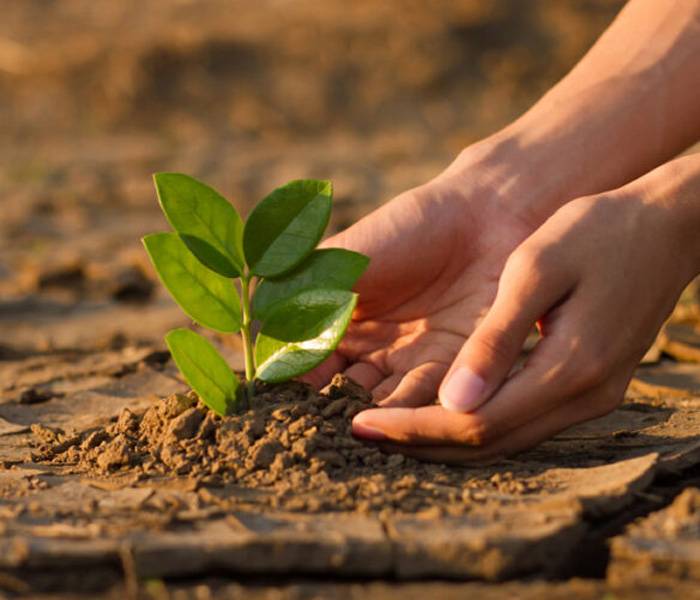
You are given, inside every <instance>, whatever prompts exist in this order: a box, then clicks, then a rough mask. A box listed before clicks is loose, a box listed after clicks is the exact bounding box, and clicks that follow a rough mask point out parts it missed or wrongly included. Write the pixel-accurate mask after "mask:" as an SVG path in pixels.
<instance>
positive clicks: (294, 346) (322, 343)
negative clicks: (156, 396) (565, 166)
mask: <svg viewBox="0 0 700 600" xmlns="http://www.w3.org/2000/svg"><path fill="white" fill-rule="evenodd" d="M154 181H155V185H156V192H157V194H158V201H159V202H160V206H161V208H162V209H163V212H164V213H165V216H166V218H167V219H168V221H169V223H170V225H171V226H172V227H173V229H174V230H175V232H174V233H154V234H151V235H147V236H145V237H144V238H143V243H144V246H145V247H146V251H147V252H148V255H149V256H150V258H151V261H152V262H153V265H154V267H155V269H156V271H157V273H158V276H159V277H160V279H161V281H162V282H163V284H164V285H165V287H166V288H167V289H168V291H169V292H170V294H171V295H172V297H173V298H174V299H175V301H176V302H177V303H178V304H179V305H180V307H181V308H182V310H183V311H185V313H187V315H188V316H189V317H190V318H191V319H192V320H193V321H194V322H195V323H198V324H199V325H201V326H203V327H207V328H209V329H212V330H214V331H217V332H219V333H237V332H240V334H241V337H242V341H243V348H244V356H245V378H246V385H245V387H243V386H241V384H240V381H239V379H238V377H237V376H236V374H235V373H234V372H233V371H232V370H231V368H230V367H229V366H228V364H227V363H226V361H225V360H224V359H223V357H222V356H221V355H220V354H219V353H218V352H217V350H216V349H215V348H214V346H212V344H211V343H209V342H208V341H207V340H206V339H205V338H204V337H202V336H201V335H199V334H197V333H195V332H194V331H192V330H190V329H175V330H173V331H170V332H169V333H168V334H167V335H166V337H165V341H166V343H167V345H168V348H169V349H170V352H171V354H172V356H173V359H174V360H175V363H176V364H177V366H178V368H179V369H180V372H181V373H182V375H183V376H184V378H185V380H186V381H187V383H188V384H189V385H190V386H191V387H192V389H194V390H195V391H196V392H197V394H198V395H199V396H200V398H201V399H202V400H203V401H204V402H205V403H206V404H207V405H208V406H209V408H211V409H212V410H213V411H215V412H217V413H218V414H220V415H224V414H230V413H231V412H233V411H235V410H236V409H238V408H240V406H241V402H242V401H243V400H244V399H247V400H248V401H249V400H250V398H252V396H253V394H254V392H255V384H254V381H255V380H256V379H259V380H261V381H266V382H273V383H274V382H280V381H286V380H288V379H291V378H292V377H296V376H298V375H301V374H303V373H306V372H307V371H309V370H311V369H313V368H314V367H315V366H316V365H318V364H319V363H320V362H322V361H323V360H324V359H325V358H327V357H328V356H329V355H330V354H331V352H333V350H334V349H335V348H336V346H337V345H338V343H339V342H340V340H341V338H342V337H343V335H344V334H345V330H346V329H347V327H348V324H349V323H350V319H351V316H352V312H353V310H354V308H355V305H356V303H357V294H354V293H353V292H352V291H350V290H351V289H352V287H353V285H354V284H355V282H356V281H357V280H358V278H359V277H360V275H362V273H363V272H364V270H365V269H366V268H367V265H368V263H369V259H368V258H367V257H366V256H364V255H362V254H358V253H357V252H350V251H349V250H343V249H340V248H328V249H323V250H318V249H315V248H316V245H317V244H318V242H319V240H320V239H321V236H322V235H323V232H324V230H325V229H326V226H327V225H328V220H329V218H330V212H331V199H332V186H331V183H330V182H329V181H317V180H314V179H304V180H297V181H291V182H290V183H288V184H286V185H284V186H282V187H280V188H278V189H276V190H274V191H273V192H272V193H271V194H270V195H268V196H267V197H266V198H264V199H263V200H262V201H261V202H260V203H259V204H258V205H257V206H256V207H255V208H254V209H253V211H252V212H251V214H250V215H249V217H248V220H247V221H246V223H245V224H244V223H243V221H242V220H241V217H240V216H239V215H238V212H237V211H236V209H235V208H234V207H233V205H232V204H231V203H229V202H228V201H227V200H226V199H225V198H224V197H223V196H221V195H220V194H219V193H218V192H216V191H215V190H213V189H212V188H210V187H209V186H207V185H205V184H203V183H201V182H199V181H197V180H196V179H194V178H192V177H189V176H188V175H182V174H180V173H157V174H156V175H154ZM253 321H258V322H259V332H258V335H257V338H256V340H255V342H254V341H253V328H252V325H253Z"/></svg>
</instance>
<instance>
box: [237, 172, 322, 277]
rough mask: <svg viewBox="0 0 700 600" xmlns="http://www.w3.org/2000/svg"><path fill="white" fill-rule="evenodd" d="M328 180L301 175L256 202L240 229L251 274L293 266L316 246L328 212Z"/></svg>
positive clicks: (269, 274) (271, 274)
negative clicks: (299, 178) (302, 177)
mask: <svg viewBox="0 0 700 600" xmlns="http://www.w3.org/2000/svg"><path fill="white" fill-rule="evenodd" d="M332 195H333V187H332V185H331V182H330V181H318V180H315V179H303V180H297V181H292V182H290V183H288V184H287V185H284V186H282V187H280V188H277V189H276V190H275V191H274V192H272V193H271V194H270V195H269V196H267V197H266V198H265V199H263V200H262V201H261V202H260V204H258V205H257V206H256V207H255V209H254V210H253V212H252V213H251V214H250V216H249V217H248V221H247V222H246V224H245V228H244V230H243V249H244V252H245V258H246V261H247V263H248V266H249V267H250V270H251V272H252V273H253V274H254V275H259V276H262V277H275V276H277V275H282V274H283V273H285V272H286V271H289V270H291V269H293V268H294V267H295V266H297V265H298V264H299V263H300V262H301V261H302V260H304V259H305V258H306V257H307V256H308V255H309V253H310V252H311V251H312V250H313V249H314V248H315V247H316V244H318V241H319V240H320V239H321V236H322V235H323V232H324V230H325V229H326V226H327V225H328V219H329V218H330V214H331V197H332Z"/></svg>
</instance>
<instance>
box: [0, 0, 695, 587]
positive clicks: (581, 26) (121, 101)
mask: <svg viewBox="0 0 700 600" xmlns="http://www.w3.org/2000/svg"><path fill="white" fill-rule="evenodd" d="M622 3H623V2H622V0H561V1H560V2H556V3H553V2H547V1H544V0H541V1H540V0H537V1H533V2H531V3H528V5H527V8H523V5H521V3H514V2H508V1H507V0H488V1H479V2H476V1H471V0H460V1H459V2H453V1H450V2H442V1H441V2H435V3H405V2H398V1H396V2H394V1H391V2H389V1H388V2H383V3H381V6H379V5H378V3H374V2H369V1H358V2H354V3H347V2H341V1H340V0H328V1H326V2H323V3H318V2H305V1H299V2H295V3H286V4H285V5H284V7H283V10H282V9H280V7H279V6H278V4H279V3H275V2H268V1H262V2H256V3H250V2H234V3H231V2H230V1H229V0H225V1H223V0H196V1H190V0H182V1H179V2H171V1H169V0H152V1H151V2H148V3H143V2H137V1H136V0H123V1H121V2H118V3H115V2H112V1H111V0H104V1H102V0H100V1H95V0H89V1H88V0H63V1H62V2H53V3H46V2H45V1H44V0H23V1H22V2H10V3H8V4H7V6H4V7H3V18H2V19H1V20H0V90H2V94H0V129H2V133H3V135H2V136H0V137H1V141H0V192H1V193H0V208H1V209H2V218H1V219H0V598H3V599H4V597H5V594H7V595H9V596H11V597H14V596H22V595H26V596H30V597H37V595H38V594H42V593H46V594H47V597H60V596H61V594H64V595H63V597H68V596H66V595H65V594H68V593H70V597H82V598H95V597H99V596H101V595H104V596H105V597H113V598H125V597H131V598H136V597H145V598H158V599H160V598H170V597H177V598H179V597H182V598H196V599H197V600H199V599H201V598H208V597H232V598H238V597H246V598H316V597H339V598H363V599H364V598H389V597H395V596H396V595H401V596H404V597H406V598H414V597H415V598H418V597H421V598H423V597H426V596H427V597H440V598H452V597H454V598H457V597H465V596H475V597H484V598H491V597H493V598H496V597H502V596H504V595H505V596H512V597H518V598H541V597H552V598H564V597H566V598H569V597H571V596H576V597H582V598H600V597H603V596H605V595H606V594H610V595H613V596H614V597H619V598H644V597H658V596H668V595H677V596H682V597H689V598H691V597H693V594H697V593H696V592H695V588H696V587H697V572H698V570H697V565H696V564H695V559H694V557H695V556H697V555H698V550H697V547H696V545H697V543H698V539H699V538H698V534H697V532H698V527H697V522H696V521H697V510H696V508H694V507H696V505H697V492H696V491H692V488H697V487H700V466H699V465H700V354H699V352H700V286H698V285H697V284H696V286H695V287H691V288H689V290H687V292H686V294H685V295H684V297H683V299H682V301H681V302H680V303H679V305H678V306H677V307H676V310H675V311H674V314H673V316H672V318H671V321H670V322H669V324H668V325H667V327H666V328H665V329H664V331H663V332H662V334H661V335H660V336H659V338H658V339H657V341H656V343H655V344H654V346H653V347H652V348H651V349H650V351H649V353H648V354H647V356H646V357H645V359H644V363H645V364H644V365H643V366H642V367H640V368H639V369H638V371H637V373H636V377H635V379H634V380H633V382H632V385H631V386H630V389H629V391H628V393H627V398H626V401H625V403H624V404H623V405H622V406H621V407H620V408H619V409H618V410H616V411H614V412H613V413H612V414H611V415H609V416H607V417H604V418H601V419H597V420H596V421H593V422H591V423H587V424H584V425H581V426H578V427H575V428H572V429H571V430H569V431H567V432H564V433H563V434H562V435H560V436H558V437H557V438H555V439H554V440H551V441H549V442H547V443H545V444H542V445H541V446H540V447H539V448H536V449H534V450H532V451H530V452H528V453H524V454H522V455H519V456H517V457H512V458H511V459H509V460H503V461H498V462H494V463H491V464H484V465H477V466H470V467H454V466H445V465H428V464H423V463H417V462H415V461H413V460H410V459H407V458H403V457H401V456H400V455H385V454H382V453H380V452H379V451H378V450H377V448H375V447H373V446H371V445H366V444H362V443H360V442H358V441H356V440H354V439H352V437H351V436H350V435H349V432H348V423H349V420H350V418H351V416H352V414H354V412H356V411H357V410H359V409H360V408H361V407H364V406H367V405H368V403H369V402H370V399H369V398H368V396H367V395H366V393H365V392H364V391H363V390H361V389H359V388H358V387H357V386H355V385H353V384H352V382H350V381H347V380H343V379H342V378H340V379H336V380H335V381H334V383H333V385H331V386H330V387H329V388H328V389H326V390H324V391H322V392H321V393H320V394H319V393H316V392H314V391H312V390H310V389H309V388H307V387H305V386H302V385H300V384H289V385H286V386H281V387H275V388H270V387H261V388H260V390H259V391H260V395H259V399H258V405H257V406H256V407H254V410H253V411H250V412H248V413H246V414H242V415H237V416H235V417H229V418H226V419H219V418H218V417H214V416H212V415H211V414H209V413H208V412H207V411H205V410H203V408H202V407H201V406H200V405H199V404H198V403H197V401H196V398H195V397H194V396H192V395H191V393H190V391H189V390H188V388H187V386H186V385H184V383H183V382H182V380H181V378H180V377H179V375H178V373H177V369H176V368H175V366H174V364H173V362H172V361H171V360H170V356H169V355H168V353H167V352H166V349H165V346H164V344H163V341H162V338H163V335H164V333H165V332H166V331H167V330H168V329H171V328H174V327H179V326H183V325H186V324H187V323H186V319H184V318H183V315H182V312H181V311H180V309H179V308H178V307H176V306H174V305H173V303H172V302H171V301H170V300H169V298H168V297H167V294H166V293H165V291H164V290H163V288H162V286H161V285H160V284H159V283H158V282H157V279H156V277H155V274H154V272H153V270H152V269H151V267H150V265H149V264H148V261H147V260H146V257H145V255H144V253H143V251H142V249H141V247H140V245H139V243H138V238H139V236H141V235H143V234H144V233H147V232H152V231H158V230H160V229H163V228H165V227H167V224H166V223H165V221H164V220H163V218H162V215H161V214H160V212H159V209H158V206H157V203H156V202H155V198H154V194H153V189H152V185H151V182H150V174H151V173H152V172H154V171H183V172H187V173H191V174H193V175H194V176H197V177H200V178H202V179H204V180H206V181H208V182H211V183H212V184H213V185H214V186H215V187H217V188H218V189H220V190H221V191H222V192H223V193H224V194H225V195H226V196H227V197H230V198H232V199H233V200H234V202H235V203H236V205H237V206H238V207H239V208H240V209H241V212H243V213H245V212H246V209H249V208H250V206H251V205H252V204H253V203H254V202H255V201H256V200H257V199H258V198H260V197H262V196H263V195H264V194H265V193H267V192H268V191H269V189H270V188H271V187H273V186H274V185H276V184H279V183H282V182H284V181H286V180H289V179H292V178H295V177H304V176H312V177H323V178H329V179H332V180H333V181H334V184H335V186H334V187H335V189H336V190H337V195H336V201H335V208H334V212H333V220H332V222H331V226H330V228H331V231H336V230H339V229H341V228H343V227H345V226H347V225H349V224H350V223H352V222H354V221H356V220H357V219H358V218H359V217H361V216H362V215H364V214H366V213H367V212H369V211H370V210H371V209H373V208H374V207H376V206H377V205H378V204H379V203H380V202H382V201H384V200H386V199H388V198H390V197H392V196H393V195H395V194H397V193H400V192H402V191H404V190H405V189H409V188H411V187H413V186H416V185H420V184H421V183H424V182H425V181H427V180H428V179H430V178H431V177H433V176H434V175H436V174H437V173H438V172H439V171H440V170H441V169H442V168H444V166H445V165H446V164H448V163H449V162H450V161H451V160H452V159H453V158H454V156H455V155H456V154H457V153H458V152H459V150H460V149H461V148H463V147H464V146H465V145H467V144H468V143H470V142H471V141H473V140H476V139H478V138H479V137H481V136H483V135H485V134H488V133H490V132H492V131H495V130H496V129H498V128H499V127H501V126H502V125H504V124H505V123H507V122H508V121H509V120H510V119H512V118H513V117H515V116H516V115H518V114H520V113H521V112H522V111H523V110H524V109H526V108H527V107H528V106H529V104H530V103H531V102H532V101H533V100H534V99H536V98H537V97H538V95H540V94H541V93H542V92H543V91H544V90H545V89H547V88H548V87H549V86H550V85H551V84H552V83H553V82H554V81H556V80H558V79H559V78H560V77H561V76H562V75H563V74H564V73H565V72H566V71H567V70H568V69H569V68H570V67H571V66H572V65H573V64H574V63H575V62H576V61H577V60H578V58H579V57H580V56H581V55H582V54H583V52H585V50H586V49H587V48H588V47H589V45H590V44H591V42H592V41H593V39H594V38H595V37H596V36H597V35H598V34H599V32H600V31H601V30H602V29H603V28H604V27H605V26H606V24H607V23H609V22H610V20H611V19H612V18H613V16H614V14H615V13H616V11H617V10H619V8H620V6H621V5H622ZM271 11H276V12H274V13H272V12H271ZM271 15H274V18H272V17H271ZM378 48H381V51H380V52H378V51H377V49H378ZM211 339H212V341H213V342H214V343H215V344H217V345H218V347H219V348H220V349H221V351H222V353H223V354H224V355H225V356H226V358H227V359H228V360H229V361H230V362H231V364H232V365H233V366H234V367H235V368H240V367H241V358H242V355H241V352H240V347H239V346H238V345H237V342H236V341H235V340H231V339H230V338H222V337H220V336H217V335H212V336H211ZM686 488H689V489H690V491H684V490H686ZM676 496H678V501H677V503H673V500H674V498H675V497H676ZM611 541H612V543H611ZM609 544H611V545H610V548H611V549H610V550H609V549H608V547H609ZM580 577H585V579H580ZM454 580H459V581H454ZM468 580H476V581H468ZM494 582H499V583H494ZM39 597H40V596H39Z"/></svg>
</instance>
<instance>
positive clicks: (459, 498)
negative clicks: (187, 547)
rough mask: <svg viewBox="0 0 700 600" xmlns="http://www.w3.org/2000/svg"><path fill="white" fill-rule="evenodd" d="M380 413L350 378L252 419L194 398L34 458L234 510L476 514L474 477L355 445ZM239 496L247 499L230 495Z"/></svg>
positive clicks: (77, 437) (46, 445)
mask: <svg viewBox="0 0 700 600" xmlns="http://www.w3.org/2000/svg"><path fill="white" fill-rule="evenodd" d="M371 406H372V402H371V397H370V395H369V394H368V393H367V392H366V391H365V390H364V389H363V388H362V387H360V386H359V385H357V384H356V383H354V382H353V381H351V380H350V379H348V378H346V377H343V376H340V375H337V376H336V377H335V378H334V380H333V381H332V383H331V384H330V385H329V386H328V387H327V388H326V389H325V390H323V391H322V392H321V393H318V392H316V391H314V390H313V389H312V388H311V387H309V386H307V385H305V384H302V383H297V382H292V383H286V384H282V385H277V386H261V388H259V390H258V394H257V396H256V398H255V400H254V406H252V407H251V408H250V410H248V411H247V412H245V413H242V414H239V415H234V416H227V417H223V418H222V417H219V416H216V415H215V414H213V413H212V412H211V411H209V410H207V409H206V407H204V406H203V405H202V404H201V403H200V402H199V401H198V398H197V396H196V395H195V394H194V393H193V392H190V393H189V394H187V395H181V394H174V395H172V396H169V397H167V398H165V399H163V400H161V401H159V402H158V403H157V404H155V405H154V406H152V407H151V408H149V409H148V410H147V411H146V412H145V413H143V414H141V415H137V414H134V413H132V412H131V411H129V410H126V409H125V410H124V411H123V412H122V413H121V414H120V416H119V418H118V419H117V420H116V422H114V423H111V424H110V425H108V426H107V427H104V428H99V429H93V430H90V431H86V432H83V433H80V434H72V435H66V434H64V433H63V432H60V431H56V430H53V429H48V428H45V427H35V428H34V433H35V438H36V439H37V446H38V448H37V450H36V451H35V453H34V455H33V457H32V458H33V459H34V460H42V461H44V462H50V463H52V464H63V465H68V466H70V467H71V470H73V471H76V472H80V473H88V474H91V475H93V476H104V475H107V474H114V473H117V472H119V473H125V472H126V473H131V474H133V475H135V477H134V479H136V480H153V479H160V480H162V479H164V478H173V477H176V478H180V479H183V478H188V479H189V480H191V481H193V482H194V485H195V487H200V488H202V487H204V488H206V489H207V490H214V491H213V492H212V493H207V494H206V497H207V499H208V500H210V501H211V502H215V503H219V504H221V503H228V504H227V506H228V507H231V505H232V503H233V504H236V503H237V502H238V503H240V502H242V501H243V500H242V498H246V494H241V493H240V491H241V489H243V491H250V492H257V493H255V494H253V495H252V496H251V495H250V494H248V496H247V497H248V499H249V501H252V500H254V502H255V503H256V504H257V505H260V504H261V503H262V504H264V505H267V506H269V507H271V508H283V509H286V510H306V511H315V510H359V511H363V512H366V511H372V510H382V509H386V508H389V509H400V510H405V511H411V512H413V511H416V510H421V509H424V508H428V507H431V506H435V505H436V503H437V502H438V501H439V503H440V504H441V505H442V506H448V507H449V506H453V507H456V508H457V510H460V511H463V510H466V505H467V503H465V502H464V500H465V499H466V497H469V498H470V499H471V498H472V496H473V494H472V492H473V490H472V489H471V484H472V483H473V481H474V480H469V477H468V476H466V473H465V470H462V469H455V468H449V467H446V466H443V465H429V464H424V463H419V462H417V461H414V460H412V459H409V458H405V457H404V456H402V455H399V454H393V455H387V454H383V453H382V452H380V450H379V449H378V448H376V447H374V446H371V445H368V444H365V443H363V442H361V441H359V440H356V439H355V438H353V437H352V434H351V428H350V423H351V420H352V417H353V416H354V415H356V414H357V413H358V412H360V411H361V410H364V409H366V408H370V407H371ZM498 483H499V487H501V485H500V484H503V486H505V487H506V488H507V485H508V483H509V482H508V481H507V478H506V480H503V481H501V480H499V482H498ZM511 483H513V484H516V483H520V482H511ZM231 486H233V487H234V488H235V490H236V491H237V493H232V494H227V493H225V490H226V489H230V488H231ZM217 488H218V489H217ZM513 491H517V492H521V493H522V491H523V490H513Z"/></svg>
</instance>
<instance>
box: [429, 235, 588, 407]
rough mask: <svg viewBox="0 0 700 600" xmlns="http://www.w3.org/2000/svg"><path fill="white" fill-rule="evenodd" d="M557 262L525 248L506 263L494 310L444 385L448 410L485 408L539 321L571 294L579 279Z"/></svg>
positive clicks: (443, 400)
mask: <svg viewBox="0 0 700 600" xmlns="http://www.w3.org/2000/svg"><path fill="white" fill-rule="evenodd" d="M553 258H556V257H553V256H552V253H551V252H548V251H544V250H540V249H537V248H535V247H533V245H532V244H530V245H528V244H527V243H525V244H523V245H522V246H521V247H520V249H518V250H517V251H516V252H514V253H513V254H512V255H511V257H510V258H509V259H508V262H507V263H506V266H505V268H504V270H503V274H502V275H501V279H500V281H499V287H498V293H497V295H496V299H495V300H494V303H493V305H492V307H491V308H490V310H489V312H488V313H487V315H486V317H485V318H484V320H483V321H482V322H481V324H479V325H478V326H477V328H476V329H475V331H474V333H473V334H472V335H471V336H470V337H469V338H468V339H467V341H466V342H465V344H464V346H463V347H462V349H461V350H460V352H459V354H458V355H457V357H456V358H455V360H454V362H453V364H452V366H451V367H450V370H449V372H448V374H447V376H446V377H445V379H444V381H443V383H442V385H441V386H440V391H439V397H440V403H441V404H442V405H443V406H444V407H445V408H447V409H448V410H451V411H454V412H469V411H474V410H476V409H477V408H478V407H479V406H480V405H482V404H483V403H484V402H485V401H486V400H487V399H488V398H489V397H490V396H491V395H492V394H493V393H494V392H495V390H496V389H498V387H499V386H500V385H501V383H502V382H503V380H504V379H505V378H506V377H507V376H508V373H509V372H510V370H511V369H512V367H513V365H514V364H515V362H516V360H517V358H518V356H519V354H520V352H521V350H522V347H523V343H524V342H525V339H526V338H527V335H528V333H529V332H530V331H531V330H532V327H533V326H534V324H535V323H536V322H537V320H538V319H540V318H541V317H542V316H543V315H545V314H546V313H547V312H548V311H549V310H550V309H551V308H552V307H554V306H556V305H557V304H558V303H559V302H560V301H561V300H562V298H564V297H565V296H566V295H567V294H568V293H569V292H570V291H571V289H572V287H573V285H574V283H575V276H574V275H573V274H572V273H568V272H567V271H566V269H564V268H563V265H561V264H558V263H557V262H556V260H553Z"/></svg>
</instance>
